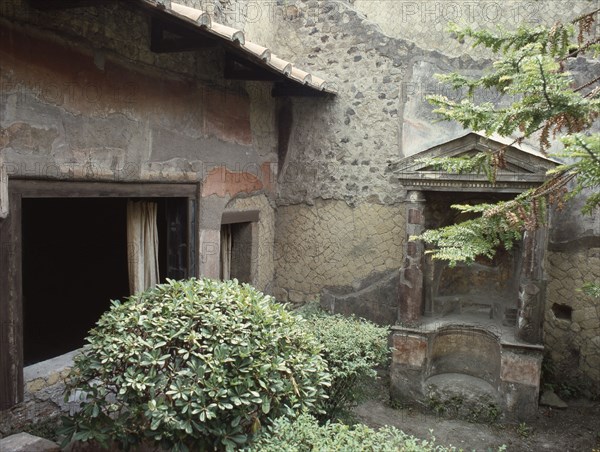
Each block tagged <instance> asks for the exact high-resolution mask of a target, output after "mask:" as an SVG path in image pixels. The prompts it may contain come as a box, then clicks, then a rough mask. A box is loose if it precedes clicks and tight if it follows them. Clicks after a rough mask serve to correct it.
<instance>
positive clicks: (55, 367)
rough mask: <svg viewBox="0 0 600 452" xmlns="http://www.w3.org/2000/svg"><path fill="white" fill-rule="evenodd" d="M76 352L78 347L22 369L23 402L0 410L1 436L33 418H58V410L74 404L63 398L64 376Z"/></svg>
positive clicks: (67, 372) (67, 410) (44, 420)
mask: <svg viewBox="0 0 600 452" xmlns="http://www.w3.org/2000/svg"><path fill="white" fill-rule="evenodd" d="M77 353H79V351H78V350H77V351H73V352H70V353H67V354H65V355H61V356H57V357H56V358H53V359H50V360H47V361H42V362H40V363H37V364H34V365H31V366H28V367H26V368H25V369H24V371H23V374H24V375H23V376H24V383H25V391H24V392H25V394H24V399H23V403H20V404H18V405H16V406H15V407H13V408H12V409H10V410H5V411H0V437H4V436H7V435H9V434H12V433H14V432H17V431H20V429H22V428H23V427H24V426H26V425H28V424H30V423H32V422H33V423H35V422H48V421H51V420H52V419H54V420H57V419H58V417H59V416H60V415H61V414H63V413H68V412H69V410H71V409H72V407H73V405H72V404H71V403H70V402H65V400H64V390H65V379H66V378H67V377H68V375H69V372H70V370H71V368H72V367H73V357H74V356H75V355H76V354H77Z"/></svg>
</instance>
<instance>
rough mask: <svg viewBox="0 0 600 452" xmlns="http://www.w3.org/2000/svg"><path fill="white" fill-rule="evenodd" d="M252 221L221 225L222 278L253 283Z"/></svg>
mask: <svg viewBox="0 0 600 452" xmlns="http://www.w3.org/2000/svg"><path fill="white" fill-rule="evenodd" d="M253 224H254V223H252V222H245V223H231V224H224V225H222V226H221V275H220V276H221V279H234V278H235V279H237V280H238V281H239V282H244V283H249V284H251V283H252V246H253V243H252V232H253Z"/></svg>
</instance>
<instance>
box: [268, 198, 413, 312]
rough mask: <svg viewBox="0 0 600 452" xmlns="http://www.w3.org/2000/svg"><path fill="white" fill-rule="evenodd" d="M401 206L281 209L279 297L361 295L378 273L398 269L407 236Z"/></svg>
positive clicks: (329, 203)
mask: <svg viewBox="0 0 600 452" xmlns="http://www.w3.org/2000/svg"><path fill="white" fill-rule="evenodd" d="M404 229H405V209H404V206H403V205H402V204H398V205H383V204H373V203H366V202H365V203H360V204H358V205H356V206H354V207H351V206H349V205H348V204H347V203H346V202H344V201H335V200H321V199H318V200H316V202H315V203H314V205H312V206H308V205H304V204H300V205H293V206H279V208H278V210H277V218H276V244H275V245H276V246H275V268H276V270H275V286H276V289H275V295H276V297H277V298H278V299H280V300H282V301H291V302H294V303H299V302H304V301H309V300H314V299H316V298H318V297H319V294H320V293H321V291H322V289H323V288H325V287H329V288H338V289H340V290H342V291H344V292H345V293H351V292H354V291H358V290H360V289H361V288H362V287H361V281H362V280H364V279H366V278H368V277H369V275H371V274H373V273H385V272H389V271H394V270H397V269H398V268H399V267H400V266H401V264H402V255H403V251H402V246H403V244H404V235H405V230H404Z"/></svg>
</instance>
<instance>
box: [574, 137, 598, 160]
mask: <svg viewBox="0 0 600 452" xmlns="http://www.w3.org/2000/svg"><path fill="white" fill-rule="evenodd" d="M579 144H580V145H581V147H582V148H583V149H585V152H587V153H588V154H589V155H590V157H591V158H592V160H593V161H594V162H596V164H598V165H600V159H599V158H598V156H597V155H596V154H594V151H592V150H591V149H590V148H589V147H588V145H587V144H585V141H583V140H582V141H581V142H580V143H579Z"/></svg>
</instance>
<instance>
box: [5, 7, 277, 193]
mask: <svg viewBox="0 0 600 452" xmlns="http://www.w3.org/2000/svg"><path fill="white" fill-rule="evenodd" d="M0 32H1V33H2V39H1V40H0V52H1V53H0V57H1V61H2V64H1V66H0V87H1V90H0V96H1V99H2V103H1V106H0V128H1V130H0V132H1V133H0V145H1V147H2V154H3V157H4V162H5V165H6V166H7V168H8V170H7V172H8V175H9V177H11V178H19V177H20V178H41V179H78V180H103V181H153V182H201V181H203V180H204V179H205V178H206V177H208V175H209V174H210V173H211V171H212V170H213V169H214V168H215V167H220V168H223V169H227V170H228V171H231V172H237V173H249V174H252V175H254V176H256V177H257V178H258V179H259V180H260V184H258V188H256V191H260V190H267V191H268V190H270V188H271V186H270V187H266V185H267V183H270V182H268V181H266V180H263V173H262V172H261V165H262V164H264V163H267V164H268V163H271V162H276V161H277V154H276V152H277V149H276V146H277V139H276V137H277V134H276V123H275V116H274V115H275V106H276V101H275V100H274V99H273V98H272V97H271V96H270V85H269V84H268V83H267V84H264V83H263V84H260V83H255V82H244V81H230V80H226V79H225V78H224V77H223V61H224V51H223V50H222V49H220V48H215V49H206V50H204V51H201V52H177V53H154V52H152V51H151V50H150V29H149V22H148V19H147V17H146V16H145V15H144V14H143V13H141V12H140V11H139V10H136V9H135V8H130V7H128V6H127V5H126V4H124V3H122V2H115V3H114V4H110V5H100V6H97V7H89V8H75V9H70V8H69V9H66V10H53V9H51V10H48V11H40V10H37V9H34V8H32V7H30V6H29V4H28V2H27V1H25V0H11V1H8V2H2V4H1V5H0ZM32 49H35V51H32ZM222 182H223V183H225V182H226V181H222ZM230 191H231V190H230Z"/></svg>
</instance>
